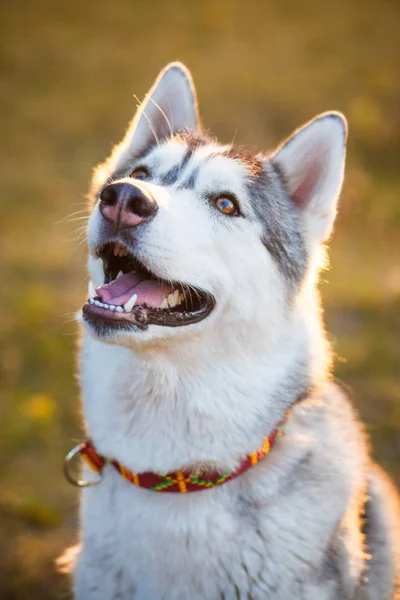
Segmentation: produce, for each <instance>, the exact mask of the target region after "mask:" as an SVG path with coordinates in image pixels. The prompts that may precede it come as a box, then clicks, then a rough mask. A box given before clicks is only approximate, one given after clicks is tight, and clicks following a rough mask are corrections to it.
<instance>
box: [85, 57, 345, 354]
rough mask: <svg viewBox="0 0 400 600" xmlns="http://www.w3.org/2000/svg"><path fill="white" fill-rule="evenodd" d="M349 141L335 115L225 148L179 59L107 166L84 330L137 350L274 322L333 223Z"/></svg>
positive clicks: (94, 224) (100, 186)
mask: <svg viewBox="0 0 400 600" xmlns="http://www.w3.org/2000/svg"><path fill="white" fill-rule="evenodd" d="M345 142H346V123H345V120H344V118H343V117H342V116H341V115H340V114H338V113H325V114H323V115H321V116H319V117H317V118H316V119H314V120H313V121H311V122H310V123H308V124H307V125H305V126H304V127H303V128H301V129H299V130H298V131H296V132H295V133H294V135H293V136H292V137H290V138H289V139H288V140H287V141H286V142H285V143H284V144H282V145H281V146H280V147H279V148H278V149H277V150H276V151H275V152H274V153H272V154H271V155H269V156H265V155H261V154H259V155H253V154H251V153H248V152H245V151H242V150H240V149H236V148H234V147H232V146H223V145H220V144H218V143H217V142H216V141H215V140H213V139H210V138H209V137H207V136H205V135H204V134H203V133H202V130H201V127H200V124H199V118H198V112H197V101H196V95H195V90H194V87H193V82H192V79H191V77H190V74H189V72H188V71H187V70H186V68H185V67H184V66H183V65H181V64H178V63H173V64H171V65H169V66H167V67H166V69H164V71H162V73H161V74H160V75H159V77H158V79H157V80H156V82H155V84H154V86H153V87H152V89H151V90H150V92H149V94H148V95H147V96H146V100H145V101H144V102H143V103H142V104H141V105H140V107H139V108H138V112H137V114H136V116H135V118H134V120H133V122H132V123H131V125H130V126H129V128H128V131H127V133H126V136H125V138H124V139H123V141H122V142H121V144H120V145H119V146H117V147H116V148H115V149H114V151H113V153H112V155H111V157H110V159H109V160H108V161H107V162H106V163H105V164H104V165H101V166H100V167H99V169H97V171H96V174H95V178H94V184H93V204H94V205H93V210H92V214H91V217H90V221H89V228H88V244H89V271H90V279H91V281H90V283H89V299H88V302H87V303H86V304H85V305H84V307H83V313H82V318H83V322H84V324H85V326H86V328H87V329H88V330H89V332H90V333H91V334H92V335H94V336H96V337H98V338H101V339H103V340H104V341H105V342H110V343H120V344H123V345H130V344H132V343H133V344H135V345H137V344H142V343H146V342H148V341H149V340H151V341H152V343H154V341H155V340H160V341H161V340H164V341H168V339H171V338H176V337H180V338H182V339H183V336H186V335H187V334H188V333H189V332H190V333H196V335H198V334H200V333H201V332H202V331H204V330H208V329H209V328H214V329H216V328H218V330H220V331H222V330H224V331H229V330H235V329H236V330H238V329H240V328H242V326H244V328H254V327H255V328H258V329H261V330H265V328H268V327H269V326H273V325H274V326H276V324H277V323H279V321H280V318H281V317H283V316H284V315H285V310H286V308H287V307H288V306H290V305H291V300H293V297H294V296H295V295H296V294H298V293H299V290H301V288H302V285H303V282H304V280H305V278H306V277H307V274H308V271H309V268H310V264H311V259H312V257H313V255H314V253H315V250H316V249H317V248H318V247H319V246H320V245H321V244H322V243H323V242H324V240H325V239H326V238H327V237H328V235H329V233H330V231H331V228H332V225H333V221H334V218H335V213H336V202H337V197H338V194H339V192H340V188H341V184H342V178H343V167H344V155H345ZM285 307H286V308H285ZM227 328H228V329H227ZM243 331H244V329H243Z"/></svg>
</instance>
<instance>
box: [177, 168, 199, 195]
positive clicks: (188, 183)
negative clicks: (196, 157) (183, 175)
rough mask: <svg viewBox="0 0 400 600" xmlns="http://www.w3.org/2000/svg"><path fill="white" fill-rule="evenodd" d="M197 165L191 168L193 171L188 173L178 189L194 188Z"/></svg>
mask: <svg viewBox="0 0 400 600" xmlns="http://www.w3.org/2000/svg"><path fill="white" fill-rule="evenodd" d="M199 170H200V168H199V167H195V168H194V169H193V171H192V172H191V173H190V175H189V176H188V177H187V179H185V181H183V182H182V183H181V184H180V186H179V188H178V189H180V190H194V188H195V187H196V181H197V177H198V175H199Z"/></svg>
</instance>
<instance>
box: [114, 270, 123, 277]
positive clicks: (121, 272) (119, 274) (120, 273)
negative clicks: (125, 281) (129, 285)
mask: <svg viewBox="0 0 400 600" xmlns="http://www.w3.org/2000/svg"><path fill="white" fill-rule="evenodd" d="M123 274H124V273H123V271H120V272H119V273H118V275H117V276H116V278H115V279H118V277H122V275H123Z"/></svg>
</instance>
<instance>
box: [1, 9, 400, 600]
mask: <svg viewBox="0 0 400 600" xmlns="http://www.w3.org/2000/svg"><path fill="white" fill-rule="evenodd" d="M0 16H1V19H0V28H1V36H0V64H1V78H0V90H1V94H0V103H1V110H0V125H1V129H0V130H1V138H2V160H1V164H0V173H1V192H2V193H1V199H0V203H1V204H0V205H1V219H0V228H1V235H0V265H1V272H2V286H1V311H0V335H1V347H0V368H1V389H0V427H1V430H0V482H1V483H0V539H1V547H2V550H1V552H0V599H1V600H3V599H7V600H25V599H28V598H29V600H36V599H40V600H50V599H57V598H60V599H61V598H63V599H68V598H69V592H68V585H67V582H66V581H65V580H64V579H62V578H60V577H59V576H57V575H56V574H55V571H54V567H53V560H54V558H55V557H56V556H57V554H59V553H60V551H61V550H62V549H63V547H65V545H67V544H70V543H73V542H74V541H75V540H76V539H77V494H76V491H75V490H74V489H73V488H71V487H70V486H69V485H68V484H67V483H66V482H65V481H64V479H63V476H62V472H61V464H62V459H63V456H64V454H65V452H66V451H67V450H69V449H70V448H71V447H72V445H74V443H75V441H76V440H80V439H81V436H82V435H83V433H82V429H81V426H80V412H79V410H80V409H79V403H78V395H79V392H78V386H77V384H76V381H75V378H74V372H75V364H74V362H75V346H76V343H77V336H76V333H77V329H76V326H75V324H74V319H73V314H74V311H76V310H77V308H78V307H79V306H80V304H81V303H82V300H83V298H84V297H85V293H86V283H85V282H86V275H85V270H84V263H85V247H84V245H82V244H80V241H81V240H82V239H83V238H82V230H81V229H80V228H81V227H82V226H83V225H84V222H85V221H84V219H83V217H85V193H86V191H87V187H88V181H89V178H90V175H91V170H92V167H93V166H94V165H95V164H96V163H97V162H99V161H100V160H102V159H103V158H104V157H105V156H106V154H107V153H108V151H109V149H110V147H111V145H112V144H114V143H115V142H117V141H118V140H119V138H120V136H121V135H122V133H123V131H124V127H125V126H126V124H127V122H128V120H129V119H130V118H131V116H132V113H133V111H134V107H135V100H134V98H133V94H137V95H138V96H139V97H143V95H144V93H145V92H146V91H147V88H148V87H149V86H150V85H151V83H152V81H153V79H154V77H155V75H156V74H157V72H158V70H159V69H160V68H161V67H163V66H164V64H165V63H166V62H168V61H170V60H175V59H179V60H182V61H184V62H186V63H187V64H188V66H189V67H190V68H191V69H192V71H193V74H194V77H195V79H196V82H197V86H198V92H199V98H200V106H201V110H202V114H203V120H204V122H205V124H206V125H207V127H209V128H210V129H211V130H212V131H213V132H214V133H216V134H217V135H218V136H219V137H220V138H222V139H223V140H225V141H228V142H229V141H231V140H232V138H233V137H234V136H235V140H236V142H238V143H245V144H249V145H250V146H251V147H252V148H253V147H254V148H260V149H261V148H269V147H273V146H274V145H275V144H277V143H278V142H279V141H280V140H281V139H282V138H283V137H284V136H286V135H287V134H288V133H290V131H291V130H292V129H293V128H294V127H296V126H298V125H300V124H301V123H302V122H304V121H306V120H308V119H309V118H311V117H312V116H313V115H314V114H316V113H318V112H322V111H324V110H329V109H337V110H342V111H343V112H344V113H345V114H346V115H347V117H348V120H349V128H350V141H349V152H348V168H347V179H346V184H345V188H344V192H343V195H342V199H341V209H340V216H339V219H338V223H337V227H336V231H335V236H334V238H333V240H332V244H331V253H330V255H331V269H330V270H329V271H328V272H326V273H324V274H323V280H324V281H323V282H322V285H321V291H322V294H323V297H324V302H325V308H326V321H327V326H328V330H329V332H330V337H331V339H332V342H333V344H334V349H335V353H336V371H335V372H336V375H337V377H339V378H340V379H341V380H343V381H344V382H345V383H346V384H347V385H348V386H349V389H350V393H351V395H352V397H353V399H354V402H355V404H356V405H357V407H358V409H359V411H360V414H361V417H362V418H363V420H364V421H365V422H366V425H367V430H368V432H369V434H370V437H371V441H372V443H373V448H374V450H373V452H374V455H375V456H376V458H377V459H378V460H379V461H380V462H381V463H382V464H383V465H384V466H385V467H386V468H387V469H388V470H389V472H390V473H391V475H392V476H393V477H394V479H395V480H396V481H397V483H398V484H399V483H400V436H399V431H400V371H399V364H400V343H399V340H400V318H399V311H400V260H399V259H400V171H399V164H400V84H399V77H398V65H399V64H400V45H399V43H398V42H399V28H400V5H399V3H398V2H395V1H391V0H363V1H361V0H354V1H353V2H348V1H346V0H337V1H336V2H335V5H334V8H333V7H332V6H331V5H329V4H327V3H323V2H320V1H319V0H318V1H317V0H304V1H303V2H301V3H300V2H298V1H297V0H271V1H259V2H257V1H255V0H253V1H249V2H244V0H241V1H239V0H236V1H235V0H226V1H221V0H213V1H211V0H199V1H198V2H188V1H187V0H186V2H183V1H182V2H175V1H162V0H160V1H156V0H150V1H147V2H145V1H144V0H143V1H138V0H136V1H134V0H130V1H128V0H114V2H105V1H100V2H99V1H98V2H94V0H87V1H86V2H78V1H77V0H69V2H67V3H57V2H50V0H35V1H34V2H32V1H28V0H20V1H19V2H14V3H5V2H3V3H1V6H0ZM73 213H75V214H73ZM71 214H73V216H72V217H71V218H72V219H75V220H70V219H69V218H68V216H69V215H71Z"/></svg>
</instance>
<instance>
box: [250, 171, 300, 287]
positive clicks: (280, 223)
mask: <svg viewBox="0 0 400 600" xmlns="http://www.w3.org/2000/svg"><path fill="white" fill-rule="evenodd" d="M248 190H249V194H250V197H251V202H252V207H253V210H254V212H255V214H256V216H257V218H258V219H259V220H260V222H261V223H262V225H263V236H262V241H263V244H264V245H265V247H266V249H267V250H268V252H269V253H270V254H271V256H272V257H273V258H274V259H275V260H276V262H277V263H278V266H279V268H280V269H281V271H282V273H283V275H285V277H286V278H287V280H288V282H289V284H290V285H292V286H293V285H296V286H297V285H298V284H299V283H300V282H301V280H302V279H303V277H304V275H305V272H306V268H307V253H306V249H305V245H304V240H303V238H302V235H301V227H300V218H299V214H298V211H297V209H296V207H295V206H293V205H291V202H290V200H289V198H288V196H287V194H286V193H285V189H284V186H283V182H282V179H281V177H280V174H279V173H278V172H277V170H276V169H275V167H274V165H273V164H272V163H271V162H266V163H265V164H264V165H263V167H262V169H261V170H260V171H259V172H258V173H257V174H256V175H255V176H254V178H253V179H252V180H251V181H250V183H249V184H248Z"/></svg>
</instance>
